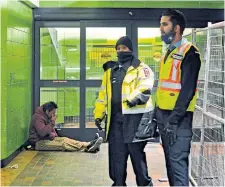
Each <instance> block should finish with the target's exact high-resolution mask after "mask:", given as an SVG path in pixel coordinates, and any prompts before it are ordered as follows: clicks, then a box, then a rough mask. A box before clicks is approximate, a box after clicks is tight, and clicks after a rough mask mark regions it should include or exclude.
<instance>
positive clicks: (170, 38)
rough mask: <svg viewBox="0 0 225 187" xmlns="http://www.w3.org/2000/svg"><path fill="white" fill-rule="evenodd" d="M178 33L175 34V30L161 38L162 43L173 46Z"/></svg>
mask: <svg viewBox="0 0 225 187" xmlns="http://www.w3.org/2000/svg"><path fill="white" fill-rule="evenodd" d="M175 35H176V33H175V32H174V30H172V31H170V32H168V33H166V34H165V35H162V36H161V39H162V41H164V42H165V43H166V44H171V43H172V41H173V40H174V37H175Z"/></svg>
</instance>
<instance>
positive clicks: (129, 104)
mask: <svg viewBox="0 0 225 187" xmlns="http://www.w3.org/2000/svg"><path fill="white" fill-rule="evenodd" d="M126 103H127V106H129V108H131V107H134V106H135V105H136V102H134V101H128V100H126Z"/></svg>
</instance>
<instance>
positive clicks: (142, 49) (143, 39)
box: [138, 28, 163, 79]
mask: <svg viewBox="0 0 225 187" xmlns="http://www.w3.org/2000/svg"><path fill="white" fill-rule="evenodd" d="M160 36H161V35H160V30H159V28H138V57H139V59H140V60H141V61H142V62H145V63H146V64H148V65H149V67H150V68H151V69H152V71H153V72H154V74H155V79H158V72H159V61H160V57H161V55H162V47H163V43H162V40H161V37H160Z"/></svg>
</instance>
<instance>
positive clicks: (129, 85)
mask: <svg viewBox="0 0 225 187" xmlns="http://www.w3.org/2000/svg"><path fill="white" fill-rule="evenodd" d="M107 63H108V64H107ZM107 63H106V64H107V65H109V63H111V64H115V63H116V62H113V61H109V62H107ZM106 64H105V65H106ZM111 66H112V65H111ZM111 69H112V67H110V68H105V69H104V74H103V79H102V86H101V89H100V91H99V95H98V99H97V100H96V103H95V109H94V118H95V119H97V118H99V119H103V118H104V116H105V114H107V124H106V130H107V132H106V138H107V135H108V131H109V127H110V119H111V98H112V86H111V80H110V79H111V78H110V77H111ZM153 84H154V74H153V72H152V70H151V69H150V68H149V67H148V66H147V65H146V64H144V63H143V62H140V63H139V64H138V66H135V67H134V66H132V65H131V66H130V67H129V68H128V70H127V72H126V75H125V77H124V80H123V83H122V113H123V114H138V113H145V112H148V111H151V110H153V105H152V99H151V95H150V96H149V99H148V101H147V102H146V103H145V104H141V105H136V106H134V107H131V108H129V107H128V106H127V103H126V100H128V101H132V100H133V99H135V98H141V96H142V94H143V93H142V92H144V91H146V90H151V89H152V87H153Z"/></svg>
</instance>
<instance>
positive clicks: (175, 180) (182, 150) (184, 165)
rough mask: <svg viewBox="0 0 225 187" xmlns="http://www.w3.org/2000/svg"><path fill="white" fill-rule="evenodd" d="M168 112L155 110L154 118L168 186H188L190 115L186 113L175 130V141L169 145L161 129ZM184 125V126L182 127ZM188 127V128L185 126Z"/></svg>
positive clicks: (190, 136) (190, 137)
mask: <svg viewBox="0 0 225 187" xmlns="http://www.w3.org/2000/svg"><path fill="white" fill-rule="evenodd" d="M169 115H170V112H164V111H159V110H157V113H156V118H157V124H158V127H159V131H160V134H161V138H162V146H163V150H164V154H165V161H166V169H167V176H168V179H169V184H170V186H189V175H188V173H189V172H188V167H189V162H188V157H189V154H190V148H191V139H192V133H191V123H192V115H189V114H187V115H186V116H185V117H184V119H183V120H182V122H181V123H180V126H179V128H178V130H177V139H176V142H175V143H174V144H173V145H172V146H171V145H169V144H168V140H167V137H166V135H165V132H164V131H163V129H164V127H165V125H164V124H165V123H166V120H168V117H169ZM184 127H185V128H184ZM186 127H190V128H186Z"/></svg>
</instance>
